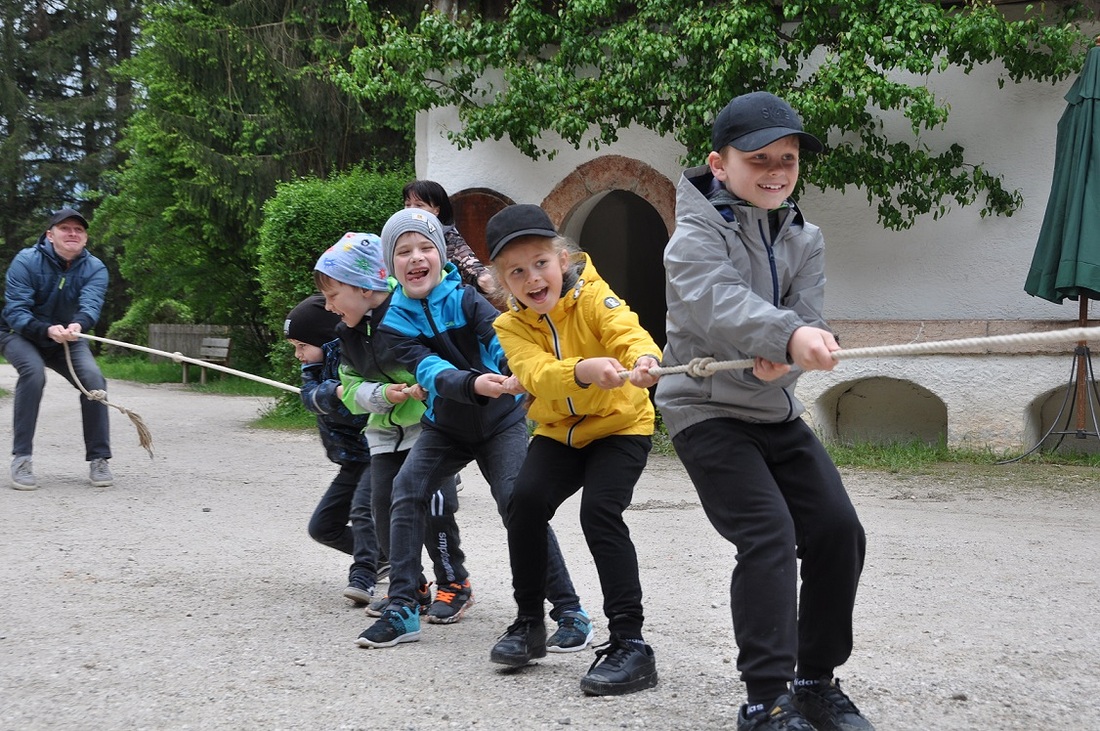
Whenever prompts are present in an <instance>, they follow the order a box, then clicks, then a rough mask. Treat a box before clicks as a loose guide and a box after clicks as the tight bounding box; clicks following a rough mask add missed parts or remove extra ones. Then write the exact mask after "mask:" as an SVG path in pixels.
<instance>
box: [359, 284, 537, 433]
mask: <svg viewBox="0 0 1100 731" xmlns="http://www.w3.org/2000/svg"><path fill="white" fill-rule="evenodd" d="M498 314H499V312H498V311H497V309H496V308H495V307H493V306H492V305H491V304H489V301H488V300H487V299H485V298H484V297H483V296H482V295H481V293H479V292H478V291H477V290H476V289H475V288H473V287H468V286H465V285H463V284H462V279H461V277H460V276H459V274H458V270H457V269H455V267H454V265H453V264H450V263H448V264H447V265H446V268H445V269H444V276H443V281H442V282H440V283H439V284H438V285H437V286H436V287H435V288H434V289H432V291H431V292H430V293H429V294H428V296H427V298H425V299H422V300H417V299H410V298H409V297H406V296H405V294H404V291H403V290H402V289H401V288H400V287H398V288H397V290H396V291H394V293H393V295H392V296H391V298H390V307H389V309H388V310H387V312H386V315H385V317H384V318H383V319H382V321H381V326H380V327H379V333H378V335H379V337H380V338H382V339H383V340H384V343H385V345H384V347H385V348H387V349H388V350H389V351H390V352H392V353H393V355H394V357H395V358H396V359H397V360H398V362H400V363H401V364H402V365H403V366H405V367H406V368H407V369H409V371H410V372H411V373H413V374H414V375H415V376H416V382H417V383H419V384H420V385H421V386H422V387H424V388H425V389H426V390H427V391H428V401H427V407H428V408H427V411H425V412H424V416H423V418H422V421H424V422H425V423H427V424H429V425H431V426H434V427H436V428H438V429H441V430H442V431H444V432H446V433H447V434H448V435H449V436H451V437H453V438H454V439H456V440H457V441H459V442H465V443H471V444H472V443H477V442H481V441H484V440H485V439H488V438H490V437H492V436H493V435H495V434H498V433H500V432H501V431H503V430H504V429H507V428H508V427H510V426H512V425H513V424H515V423H517V422H520V421H523V419H524V412H523V408H522V406H521V401H522V397H520V396H501V397H500V398H496V399H491V398H487V397H485V396H479V395H477V394H476V393H475V392H474V381H475V380H476V379H477V377H478V376H480V375H481V374H483V373H499V374H502V375H510V373H509V371H508V363H507V360H506V359H505V357H504V349H503V348H501V347H500V341H499V340H497V335H496V331H495V330H493V320H495V319H496V317H497V315H498ZM376 347H378V343H377V342H376Z"/></svg>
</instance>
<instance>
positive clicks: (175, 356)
mask: <svg viewBox="0 0 1100 731" xmlns="http://www.w3.org/2000/svg"><path fill="white" fill-rule="evenodd" d="M77 335H78V336H79V337H82V338H87V339H88V340H95V341H96V342H98V343H107V344H108V345H117V346H119V347H122V348H129V349H130V350H140V351H142V352H143V353H152V354H153V355H162V356H164V357H165V358H171V359H172V360H173V361H175V362H176V363H192V364H194V365H197V366H202V367H203V368H209V369H211V370H215V371H221V372H222V373H228V374H230V375H232V376H240V377H241V378H247V379H248V380H250V381H256V382H257V383H264V384H267V385H268V386H273V387H275V388H281V389H283V390H284V391H290V392H291V393H301V392H302V389H300V388H298V387H297V386H288V385H287V384H285V383H280V382H279V381H273V380H271V379H270V378H264V377H263V376H254V375H252V374H251V373H245V372H244V371H238V370H235V369H233V368H229V367H227V366H223V365H219V364H217V363H208V362H207V361H205V360H199V359H198V358H189V357H188V356H186V355H183V354H182V353H168V352H165V351H163V350H157V349H156V348H146V347H145V346H143V345H134V344H133V343H124V342H122V341H121V340H111V339H109V338H100V337H96V336H95V335H88V334H87V333H77Z"/></svg>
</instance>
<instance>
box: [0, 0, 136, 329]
mask: <svg viewBox="0 0 1100 731" xmlns="http://www.w3.org/2000/svg"><path fill="white" fill-rule="evenodd" d="M139 13H140V2H139V0H121V1H116V2H108V1H107V0H69V1H67V2H58V1H55V2H49V1H45V0H40V1H38V2H27V1H22V0H18V1H14V2H6V3H4V4H3V6H2V7H0V58H2V63H0V130H2V134H0V239H2V240H0V249H2V251H0V259H3V261H4V262H5V263H6V262H7V261H8V260H10V259H11V257H12V256H13V255H14V254H15V252H16V251H17V250H18V249H20V248H22V247H24V246H27V245H29V244H31V243H33V242H34V241H35V240H36V239H37V238H38V236H39V235H40V234H41V233H42V229H43V223H44V221H45V219H46V215H47V212H48V211H51V210H56V209H57V208H61V207H62V206H64V205H78V206H79V207H80V208H81V209H82V211H83V212H84V214H85V215H86V216H88V217H89V218H91V217H92V213H93V211H94V207H95V205H94V195H93V193H92V192H93V191H95V190H96V189H97V188H98V187H99V186H100V180H101V177H102V175H103V173H104V171H108V170H111V169H112V168H114V167H116V166H117V165H118V164H119V162H120V159H121V155H120V153H119V151H118V149H117V148H116V146H115V145H116V142H117V141H118V139H119V136H120V134H121V130H122V127H123V125H124V124H125V121H126V119H127V118H128V116H129V112H130V103H131V102H130V98H131V89H130V84H129V82H128V81H127V80H125V79H123V78H115V77H113V76H112V75H111V72H112V70H113V69H114V68H115V67H116V66H117V64H118V63H120V62H122V61H125V60H126V59H128V58H129V57H130V54H131V49H132V45H133V38H134V34H135V28H136V24H137V18H138V14H139ZM93 233H94V230H93ZM92 248H93V250H94V251H95V253H97V254H99V255H101V256H102V258H103V259H104V261H106V262H107V263H108V267H110V268H111V269H112V279H113V280H114V284H115V286H112V288H111V294H110V297H109V299H108V301H107V303H106V307H105V309H104V313H103V320H104V322H110V320H111V319H113V318H114V317H115V316H117V315H118V314H119V313H120V312H121V311H122V309H123V308H124V304H125V296H124V288H123V287H121V286H117V275H118V271H117V269H116V268H115V267H113V260H114V256H113V255H112V252H111V251H110V250H109V249H107V248H105V247H103V246H101V245H100V242H99V241H97V240H95V239H94V238H93V242H92Z"/></svg>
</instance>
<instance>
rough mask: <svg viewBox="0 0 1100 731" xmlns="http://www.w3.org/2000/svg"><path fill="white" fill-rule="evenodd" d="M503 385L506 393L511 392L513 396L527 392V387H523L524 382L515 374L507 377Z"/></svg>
mask: <svg viewBox="0 0 1100 731" xmlns="http://www.w3.org/2000/svg"><path fill="white" fill-rule="evenodd" d="M501 386H502V387H503V388H504V391H505V393H508V394H511V395H512V396H519V395H520V394H524V393H527V389H526V388H524V387H523V384H522V383H520V382H519V379H518V378H516V377H515V376H514V375H511V376H508V377H507V378H505V379H504V382H503V383H502V384H501Z"/></svg>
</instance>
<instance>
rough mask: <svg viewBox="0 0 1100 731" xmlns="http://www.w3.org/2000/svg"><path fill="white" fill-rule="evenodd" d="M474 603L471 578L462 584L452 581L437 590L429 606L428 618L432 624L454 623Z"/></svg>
mask: <svg viewBox="0 0 1100 731" xmlns="http://www.w3.org/2000/svg"><path fill="white" fill-rule="evenodd" d="M473 605H474V590H473V589H472V588H470V580H469V579H466V580H465V581H463V582H462V583H461V584H459V583H457V582H454V581H452V582H451V583H449V584H447V585H446V586H440V587H438V588H437V589H436V590H435V601H434V602H432V605H431V606H430V607H429V608H428V612H427V620H428V621H429V622H431V623H432V624H454V623H455V622H457V621H458V620H460V619H462V615H463V614H465V613H466V610H467V609H469V608H470V607H472V606H473Z"/></svg>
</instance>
